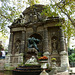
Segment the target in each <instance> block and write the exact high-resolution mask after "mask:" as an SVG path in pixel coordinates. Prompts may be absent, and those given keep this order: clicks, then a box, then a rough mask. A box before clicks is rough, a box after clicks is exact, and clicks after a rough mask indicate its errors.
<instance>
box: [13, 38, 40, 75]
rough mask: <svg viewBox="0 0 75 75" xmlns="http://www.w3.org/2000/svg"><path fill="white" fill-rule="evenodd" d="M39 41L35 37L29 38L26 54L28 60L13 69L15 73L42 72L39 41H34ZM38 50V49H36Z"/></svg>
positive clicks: (29, 73)
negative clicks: (39, 58)
mask: <svg viewBox="0 0 75 75" xmlns="http://www.w3.org/2000/svg"><path fill="white" fill-rule="evenodd" d="M34 40H36V41H39V40H37V39H35V38H30V39H28V44H29V45H28V51H27V54H26V62H25V63H24V64H23V65H21V66H19V67H17V68H16V69H14V70H13V73H14V75H18V74H22V75H39V74H40V73H41V65H40V64H39V61H38V58H37V56H38V51H37V50H38V48H37V45H36V44H37V43H36V42H35V41H34ZM35 48H36V49H37V50H36V49H35Z"/></svg>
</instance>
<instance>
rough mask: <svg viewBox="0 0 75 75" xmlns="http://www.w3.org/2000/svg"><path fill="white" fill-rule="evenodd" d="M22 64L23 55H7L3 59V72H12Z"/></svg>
mask: <svg viewBox="0 0 75 75" xmlns="http://www.w3.org/2000/svg"><path fill="white" fill-rule="evenodd" d="M21 64H23V53H20V54H15V55H12V54H8V55H7V56H6V58H5V70H13V69H14V68H16V67H17V66H19V65H21Z"/></svg>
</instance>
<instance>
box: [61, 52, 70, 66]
mask: <svg viewBox="0 0 75 75" xmlns="http://www.w3.org/2000/svg"><path fill="white" fill-rule="evenodd" d="M60 55H61V66H66V67H67V66H69V60H68V53H67V52H66V51H61V52H60Z"/></svg>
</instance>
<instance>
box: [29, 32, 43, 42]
mask: <svg viewBox="0 0 75 75" xmlns="http://www.w3.org/2000/svg"><path fill="white" fill-rule="evenodd" d="M30 37H34V38H36V39H39V40H40V41H42V36H41V35H40V34H37V33H34V34H32V35H31V36H30Z"/></svg>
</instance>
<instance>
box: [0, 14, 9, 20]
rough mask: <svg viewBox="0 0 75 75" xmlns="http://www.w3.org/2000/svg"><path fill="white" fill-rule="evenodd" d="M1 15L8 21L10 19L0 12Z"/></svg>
mask: <svg viewBox="0 0 75 75" xmlns="http://www.w3.org/2000/svg"><path fill="white" fill-rule="evenodd" d="M0 15H1V16H2V17H4V18H5V19H7V20H8V21H10V19H9V18H7V17H6V16H5V15H3V14H0Z"/></svg>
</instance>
